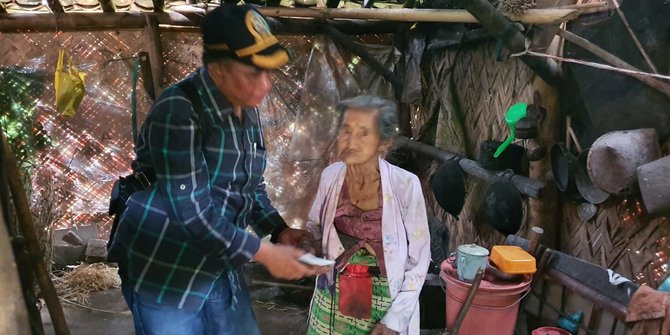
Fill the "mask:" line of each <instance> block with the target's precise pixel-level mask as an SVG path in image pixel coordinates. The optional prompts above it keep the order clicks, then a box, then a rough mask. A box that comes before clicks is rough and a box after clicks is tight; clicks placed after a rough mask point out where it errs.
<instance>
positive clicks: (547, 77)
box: [455, 0, 561, 86]
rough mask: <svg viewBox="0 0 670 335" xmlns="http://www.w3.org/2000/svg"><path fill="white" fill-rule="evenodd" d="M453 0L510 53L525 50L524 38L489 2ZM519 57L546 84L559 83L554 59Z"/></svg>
mask: <svg viewBox="0 0 670 335" xmlns="http://www.w3.org/2000/svg"><path fill="white" fill-rule="evenodd" d="M455 2H456V3H457V4H458V5H460V6H462V7H463V8H465V9H467V10H468V11H469V12H470V13H472V15H473V16H474V17H476V18H477V20H478V21H479V22H480V23H481V24H482V25H483V26H484V27H485V28H486V30H488V31H489V32H490V33H491V35H493V36H494V37H495V38H497V39H499V40H500V41H502V43H503V44H504V45H505V47H507V49H509V50H510V51H511V52H512V53H520V52H523V51H525V50H526V43H525V42H526V38H525V37H524V36H523V34H521V32H520V31H519V30H518V28H517V27H516V26H515V25H514V24H513V23H512V22H510V21H509V20H508V19H507V18H506V17H505V16H503V15H502V14H501V13H500V12H499V11H498V10H497V9H496V8H495V7H493V5H492V4H491V3H490V2H488V1H487V0H457V1H455ZM520 59H521V61H522V62H524V63H525V64H526V65H528V67H530V68H531V69H532V70H533V71H534V72H535V73H537V75H538V76H540V77H541V78H542V79H544V81H545V82H547V83H548V84H550V85H552V86H556V85H557V84H558V83H559V80H560V76H561V72H560V67H559V66H558V65H557V64H556V62H555V61H553V60H549V59H540V58H537V57H532V56H528V55H524V56H521V57H520Z"/></svg>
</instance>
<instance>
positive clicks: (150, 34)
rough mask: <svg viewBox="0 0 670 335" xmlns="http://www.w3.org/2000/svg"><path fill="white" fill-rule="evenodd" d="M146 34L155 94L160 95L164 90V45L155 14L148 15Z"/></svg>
mask: <svg viewBox="0 0 670 335" xmlns="http://www.w3.org/2000/svg"><path fill="white" fill-rule="evenodd" d="M146 22H147V25H146V28H145V34H146V38H147V40H148V41H147V48H148V50H147V52H148V53H149V63H150V65H151V74H152V79H153V83H154V96H155V97H158V96H159V95H160V94H161V92H162V91H163V46H162V44H161V36H160V32H159V31H158V20H157V19H156V17H155V16H151V15H147V16H146Z"/></svg>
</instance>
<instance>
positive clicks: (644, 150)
mask: <svg viewBox="0 0 670 335" xmlns="http://www.w3.org/2000/svg"><path fill="white" fill-rule="evenodd" d="M660 156H661V149H660V147H659V144H658V136H657V135H656V130H655V129H653V128H643V129H635V130H622V131H613V132H610V133H607V134H605V135H603V136H601V137H599V138H598V139H597V140H596V141H595V142H593V145H592V146H591V150H589V155H588V158H587V162H586V163H587V169H588V173H589V177H591V180H593V184H595V185H596V186H598V187H599V188H601V189H602V190H603V191H605V192H608V193H611V194H616V195H629V194H633V193H636V192H637V191H638V184H637V174H636V169H637V167H638V166H640V165H643V164H645V163H649V162H651V161H653V160H656V159H658V158H659V157H660Z"/></svg>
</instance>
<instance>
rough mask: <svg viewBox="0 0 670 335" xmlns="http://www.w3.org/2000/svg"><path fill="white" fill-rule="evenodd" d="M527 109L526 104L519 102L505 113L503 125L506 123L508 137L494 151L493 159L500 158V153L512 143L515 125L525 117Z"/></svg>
mask: <svg viewBox="0 0 670 335" xmlns="http://www.w3.org/2000/svg"><path fill="white" fill-rule="evenodd" d="M527 109H528V104H526V103H525V102H519V103H517V104H514V105H512V107H510V108H509V109H508V110H507V113H505V123H507V126H508V127H509V136H507V139H505V142H503V143H502V144H501V145H500V146H499V147H498V150H496V152H495V153H494V154H493V157H494V158H498V156H500V154H502V152H503V151H505V149H507V146H509V145H510V144H511V143H512V141H514V129H515V128H516V124H517V123H519V121H520V120H521V119H523V118H525V117H526V110H527Z"/></svg>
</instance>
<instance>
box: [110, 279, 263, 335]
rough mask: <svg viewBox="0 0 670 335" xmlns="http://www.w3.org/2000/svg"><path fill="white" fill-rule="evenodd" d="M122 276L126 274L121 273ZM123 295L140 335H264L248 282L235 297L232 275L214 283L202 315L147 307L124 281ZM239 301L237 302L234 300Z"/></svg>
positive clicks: (170, 308) (195, 312)
mask: <svg viewBox="0 0 670 335" xmlns="http://www.w3.org/2000/svg"><path fill="white" fill-rule="evenodd" d="M119 270H120V271H119V272H120V274H121V273H122V272H123V271H122V269H119ZM121 278H122V285H121V291H122V292H123V297H124V298H125V299H126V303H128V306H129V307H130V310H131V312H132V313H133V320H134V322H135V333H136V334H137V335H172V334H174V335H201V334H202V335H260V331H259V330H258V325H257V324H256V317H255V316H254V313H253V310H252V309H251V300H250V299H249V292H247V288H246V286H245V285H244V278H242V277H241V275H240V277H239V282H240V284H239V285H240V287H239V289H237V290H236V292H235V294H234V296H233V287H232V285H231V284H230V280H229V277H228V273H225V272H224V273H223V274H222V275H221V276H220V277H219V279H217V280H216V282H214V286H213V287H212V291H211V292H210V294H209V297H207V300H206V301H205V304H204V306H203V308H202V309H201V310H199V311H184V310H180V309H177V308H174V307H162V306H156V305H149V304H144V303H142V302H141V301H140V299H139V297H138V294H137V293H136V292H133V290H132V287H129V284H128V283H127V281H124V280H123V275H122V274H121ZM235 299H236V302H234V300H235Z"/></svg>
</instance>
